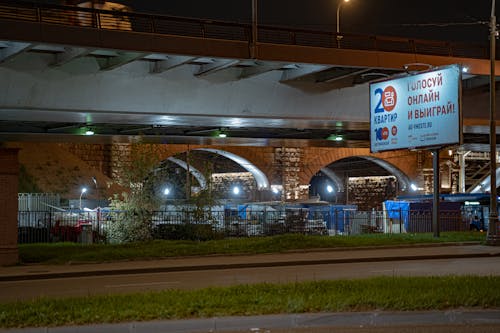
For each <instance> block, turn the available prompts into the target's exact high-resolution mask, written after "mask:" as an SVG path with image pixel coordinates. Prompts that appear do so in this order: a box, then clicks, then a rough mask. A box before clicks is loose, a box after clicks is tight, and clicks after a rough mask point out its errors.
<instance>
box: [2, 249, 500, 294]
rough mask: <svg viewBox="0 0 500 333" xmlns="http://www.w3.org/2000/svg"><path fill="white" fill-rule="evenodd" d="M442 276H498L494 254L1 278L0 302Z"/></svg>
mask: <svg viewBox="0 0 500 333" xmlns="http://www.w3.org/2000/svg"><path fill="white" fill-rule="evenodd" d="M442 275H483V276H487V275H500V257H485V258H453V259H434V260H410V261H388V262H384V261H381V262H357V263H356V262H355V263H336V264H323V265H304V266H280V267H255V268H234V269H210V270H198V271H180V272H160V273H151V272H148V273H141V274H123V275H98V276H86V277H68V278H51V279H34V280H21V281H1V282H0V302H9V301H15V300H29V299H33V298H37V297H41V296H46V297H69V296H87V295H99V294H101V295H102V294H123V293H132V292H142V291H158V290H165V289H182V290H188V289H198V288H204V287H213V286H230V285H236V284H252V283H259V282H270V283H282V282H295V281H311V280H332V279H352V278H367V277H373V276H442Z"/></svg>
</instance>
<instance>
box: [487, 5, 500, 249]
mask: <svg viewBox="0 0 500 333" xmlns="http://www.w3.org/2000/svg"><path fill="white" fill-rule="evenodd" d="M496 38H497V23H496V16H495V0H492V2H491V18H490V215H489V226H488V236H487V237H486V243H487V244H488V245H500V237H499V235H498V230H497V228H498V227H497V224H498V211H497V179H496V178H497V177H496V172H497V150H496V146H497V143H496V119H495V114H496V105H495V102H496V101H495V98H496V96H495V89H496V87H495V83H496V82H495V79H496V75H495V60H496V52H495V51H496Z"/></svg>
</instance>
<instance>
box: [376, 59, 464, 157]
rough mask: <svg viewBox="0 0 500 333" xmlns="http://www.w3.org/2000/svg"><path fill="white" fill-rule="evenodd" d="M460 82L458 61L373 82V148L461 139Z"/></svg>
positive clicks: (434, 144) (440, 144)
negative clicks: (455, 63)
mask: <svg viewBox="0 0 500 333" xmlns="http://www.w3.org/2000/svg"><path fill="white" fill-rule="evenodd" d="M460 83H461V70H460V66H458V65H451V66H446V67H441V68H438V69H436V70H431V71H426V72H423V73H422V72H421V73H418V74H414V75H408V76H404V77H399V78H396V79H390V80H384V81H378V82H374V83H371V84H370V149H371V151H372V152H381V151H388V150H396V149H416V148H423V147H443V146H447V145H454V144H459V143H461V138H462V136H461V133H462V128H461V125H462V113H461V98H460V95H461V86H460Z"/></svg>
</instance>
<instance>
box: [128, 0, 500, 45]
mask: <svg viewBox="0 0 500 333" xmlns="http://www.w3.org/2000/svg"><path fill="white" fill-rule="evenodd" d="M129 3H131V4H132V6H133V7H134V9H135V10H137V11H147V12H154V13H158V14H167V15H178V16H195V17H200V18H211V19H223V20H229V21H243V22H248V21H250V19H251V0H211V1H207V0H182V1H161V3H160V1H158V0H140V1H138V0H136V1H131V0H129ZM337 4H338V0H260V1H259V23H260V24H272V25H291V26H299V27H304V28H311V29H319V30H328V29H331V30H332V31H334V30H335V29H336V9H337ZM497 7H500V1H499V3H498V6H497ZM497 12H499V13H500V11H497ZM490 13H491V1H490V0H420V1H404V0H400V1H395V0H351V1H350V2H349V3H348V4H344V5H343V6H342V9H341V20H340V22H341V31H343V32H346V33H349V32H352V33H363V34H383V35H393V36H402V37H409V38H426V39H429V38H430V39H438V40H454V41H460V40H465V41H472V42H480V43H487V42H488V37H489V32H488V31H489V29H488V26H487V25H485V24H477V23H478V22H481V21H482V22H488V21H489V17H490ZM429 24H430V25H429Z"/></svg>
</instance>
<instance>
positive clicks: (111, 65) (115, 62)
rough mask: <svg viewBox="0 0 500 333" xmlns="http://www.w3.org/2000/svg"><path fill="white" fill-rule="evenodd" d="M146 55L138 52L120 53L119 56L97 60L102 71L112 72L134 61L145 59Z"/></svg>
mask: <svg viewBox="0 0 500 333" xmlns="http://www.w3.org/2000/svg"><path fill="white" fill-rule="evenodd" d="M145 55H146V54H145V53H137V52H119V53H118V56H115V57H108V58H96V60H97V63H98V64H99V68H100V69H101V71H110V70H113V69H115V68H118V67H121V66H124V65H126V64H128V63H131V62H132V61H136V60H139V59H142V58H144V56H145Z"/></svg>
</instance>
